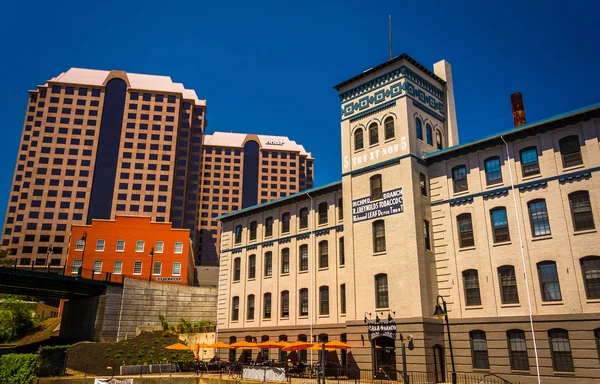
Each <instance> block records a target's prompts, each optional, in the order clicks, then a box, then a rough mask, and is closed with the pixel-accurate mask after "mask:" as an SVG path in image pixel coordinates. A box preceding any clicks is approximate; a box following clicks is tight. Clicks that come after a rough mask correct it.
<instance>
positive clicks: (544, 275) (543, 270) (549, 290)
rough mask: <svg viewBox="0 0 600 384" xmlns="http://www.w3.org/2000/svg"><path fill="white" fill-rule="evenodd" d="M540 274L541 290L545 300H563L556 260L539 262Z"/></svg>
mask: <svg viewBox="0 0 600 384" xmlns="http://www.w3.org/2000/svg"><path fill="white" fill-rule="evenodd" d="M537 270H538V276H539V278H540V290H541V292H542V300H543V301H559V300H562V295H561V293H560V283H559V281H558V271H557V270H556V263H555V262H554V261H542V262H539V263H537Z"/></svg>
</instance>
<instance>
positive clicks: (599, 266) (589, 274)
mask: <svg viewBox="0 0 600 384" xmlns="http://www.w3.org/2000/svg"><path fill="white" fill-rule="evenodd" d="M579 263H580V264H581V273H582V275H583V282H584V285H585V293H586V296H587V298H588V299H600V257H599V256H586V257H582V258H581V259H580V260H579Z"/></svg>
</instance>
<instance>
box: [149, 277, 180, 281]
mask: <svg viewBox="0 0 600 384" xmlns="http://www.w3.org/2000/svg"><path fill="white" fill-rule="evenodd" d="M154 280H155V281H181V277H157V278H155V279H154Z"/></svg>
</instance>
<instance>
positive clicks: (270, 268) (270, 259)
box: [265, 251, 273, 276]
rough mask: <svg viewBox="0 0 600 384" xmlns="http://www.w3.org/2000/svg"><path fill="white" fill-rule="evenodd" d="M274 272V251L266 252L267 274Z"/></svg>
mask: <svg viewBox="0 0 600 384" xmlns="http://www.w3.org/2000/svg"><path fill="white" fill-rule="evenodd" d="M272 274H273V252H271V251H268V252H265V276H271V275H272Z"/></svg>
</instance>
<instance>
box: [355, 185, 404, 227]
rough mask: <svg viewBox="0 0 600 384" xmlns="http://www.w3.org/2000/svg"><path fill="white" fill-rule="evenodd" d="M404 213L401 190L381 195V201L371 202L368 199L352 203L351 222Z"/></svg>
mask: <svg viewBox="0 0 600 384" xmlns="http://www.w3.org/2000/svg"><path fill="white" fill-rule="evenodd" d="M403 211H404V204H403V202H402V188H398V189H394V190H391V191H388V192H384V193H383V199H380V200H377V201H373V202H371V198H370V197H365V198H362V199H358V200H354V201H352V221H353V222H354V223H358V222H360V221H365V220H371V219H377V218H379V217H383V216H388V215H393V214H395V213H401V212H403Z"/></svg>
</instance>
